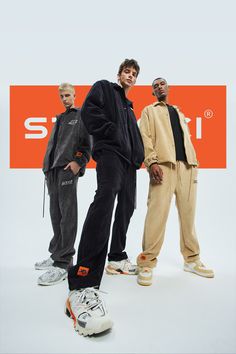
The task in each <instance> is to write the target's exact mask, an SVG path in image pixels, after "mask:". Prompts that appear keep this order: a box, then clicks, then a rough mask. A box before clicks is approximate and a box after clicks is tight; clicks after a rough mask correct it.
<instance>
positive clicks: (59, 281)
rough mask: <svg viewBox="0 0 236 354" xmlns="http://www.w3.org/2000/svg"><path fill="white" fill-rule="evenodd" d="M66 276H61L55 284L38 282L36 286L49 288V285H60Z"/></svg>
mask: <svg viewBox="0 0 236 354" xmlns="http://www.w3.org/2000/svg"><path fill="white" fill-rule="evenodd" d="M67 276H68V274H65V276H63V277H62V278H61V279H60V280H57V281H55V282H50V283H49V282H40V281H38V285H42V286H50V285H56V284H59V283H61V282H62V281H64V280H65V279H66V278H67Z"/></svg>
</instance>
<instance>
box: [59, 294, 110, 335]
mask: <svg viewBox="0 0 236 354" xmlns="http://www.w3.org/2000/svg"><path fill="white" fill-rule="evenodd" d="M65 313H66V315H67V316H68V317H70V318H71V319H73V321H74V328H75V330H76V331H78V332H79V334H82V335H83V336H88V335H89V336H90V335H92V334H96V333H101V332H104V331H106V330H108V329H110V328H111V327H112V325H113V323H112V321H111V319H110V318H109V316H108V313H107V310H106V307H105V304H104V301H103V300H102V299H101V298H100V297H99V290H96V289H94V288H85V289H81V290H73V291H70V293H69V297H68V299H67V301H66V306H65Z"/></svg>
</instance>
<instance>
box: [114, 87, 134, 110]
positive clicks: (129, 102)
mask: <svg viewBox="0 0 236 354" xmlns="http://www.w3.org/2000/svg"><path fill="white" fill-rule="evenodd" d="M112 86H113V88H114V89H115V90H117V91H119V92H120V93H121V94H122V95H123V97H124V98H125V99H126V101H127V104H128V105H129V106H130V107H131V108H132V109H133V102H132V101H130V100H129V99H128V98H127V97H126V96H125V91H124V89H123V87H122V86H120V85H118V84H116V83H113V82H112Z"/></svg>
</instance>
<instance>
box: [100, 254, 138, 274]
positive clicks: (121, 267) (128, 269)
mask: <svg viewBox="0 0 236 354" xmlns="http://www.w3.org/2000/svg"><path fill="white" fill-rule="evenodd" d="M105 270H106V273H107V274H110V275H117V274H125V275H136V274H137V266H136V265H135V264H132V263H131V262H130V260H129V259H128V258H127V259H123V260H122V261H118V262H115V261H110V262H108V265H107V266H106V268H105Z"/></svg>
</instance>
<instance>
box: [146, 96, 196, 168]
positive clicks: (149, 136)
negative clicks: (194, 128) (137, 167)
mask: <svg viewBox="0 0 236 354" xmlns="http://www.w3.org/2000/svg"><path fill="white" fill-rule="evenodd" d="M173 107H174V108H175V109H176V111H177V113H178V115H179V121H180V126H181V128H182V131H183V138H184V147H185V153H186V157H187V162H188V164H189V165H193V166H197V165H198V161H197V157H196V153H195V150H194V147H193V144H192V142H191V138H190V133H189V129H188V126H187V122H186V119H185V117H184V115H183V113H182V112H180V110H179V109H178V107H176V106H173ZM140 132H141V135H142V138H143V144H144V151H145V159H144V164H145V166H146V167H147V168H148V167H150V165H152V164H153V163H160V164H161V163H164V162H172V163H173V164H176V153H175V142H174V137H173V133H172V128H171V122H170V116H169V112H168V108H167V106H166V104H165V103H164V102H155V103H153V104H151V105H149V106H146V107H145V108H144V110H143V111H142V115H141V119H140Z"/></svg>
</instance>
